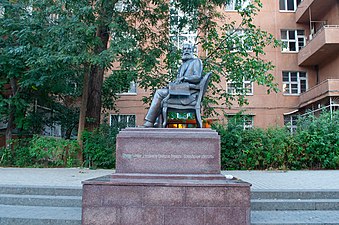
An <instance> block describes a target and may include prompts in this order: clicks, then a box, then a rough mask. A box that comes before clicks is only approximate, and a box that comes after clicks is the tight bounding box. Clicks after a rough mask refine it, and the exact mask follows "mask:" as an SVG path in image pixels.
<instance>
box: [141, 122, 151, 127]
mask: <svg viewBox="0 0 339 225" xmlns="http://www.w3.org/2000/svg"><path fill="white" fill-rule="evenodd" d="M140 127H143V128H152V127H154V124H153V123H151V122H149V121H146V122H145V123H144V125H142V126H140Z"/></svg>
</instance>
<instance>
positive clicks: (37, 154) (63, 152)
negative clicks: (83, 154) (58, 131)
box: [28, 135, 80, 167]
mask: <svg viewBox="0 0 339 225" xmlns="http://www.w3.org/2000/svg"><path fill="white" fill-rule="evenodd" d="M28 149H29V155H30V156H31V157H32V158H33V161H34V165H35V166H37V165H43V166H44V167H60V166H64V167H72V166H77V165H79V161H78V160H77V154H78V152H79V151H80V147H79V145H78V143H77V141H76V140H65V139H61V138H54V137H44V136H38V135H35V136H33V138H32V139H31V141H30V145H29V148H28Z"/></svg>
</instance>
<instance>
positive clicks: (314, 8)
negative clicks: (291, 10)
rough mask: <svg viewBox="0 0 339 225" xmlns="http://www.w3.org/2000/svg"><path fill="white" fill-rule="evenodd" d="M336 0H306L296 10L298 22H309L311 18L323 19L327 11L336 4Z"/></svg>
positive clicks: (313, 19)
mask: <svg viewBox="0 0 339 225" xmlns="http://www.w3.org/2000/svg"><path fill="white" fill-rule="evenodd" d="M336 4H337V3H336V0H325V1H324V0H304V1H302V2H301V3H300V4H299V5H298V8H297V11H296V12H295V17H296V22H297V23H309V21H310V20H312V21H315V20H321V19H322V18H323V17H324V15H325V14H326V13H327V11H328V10H329V9H330V8H331V7H333V6H335V5H336Z"/></svg>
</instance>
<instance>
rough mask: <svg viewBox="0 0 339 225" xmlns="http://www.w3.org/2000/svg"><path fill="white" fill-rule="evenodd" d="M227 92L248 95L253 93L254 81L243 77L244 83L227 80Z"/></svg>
mask: <svg viewBox="0 0 339 225" xmlns="http://www.w3.org/2000/svg"><path fill="white" fill-rule="evenodd" d="M227 93H228V94H232V95H237V94H242V93H245V94H246V95H252V94H253V83H252V82H251V81H249V80H246V79H245V78H244V79H243V82H242V84H240V83H235V82H232V81H229V82H227Z"/></svg>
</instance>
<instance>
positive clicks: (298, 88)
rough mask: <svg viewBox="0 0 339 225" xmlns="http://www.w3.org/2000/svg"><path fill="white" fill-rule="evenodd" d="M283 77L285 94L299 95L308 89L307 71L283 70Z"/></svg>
mask: <svg viewBox="0 0 339 225" xmlns="http://www.w3.org/2000/svg"><path fill="white" fill-rule="evenodd" d="M282 79H283V91H284V94H290V95H298V94H300V93H303V92H305V91H307V89H308V84H307V75H306V72H295V71H283V72H282Z"/></svg>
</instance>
